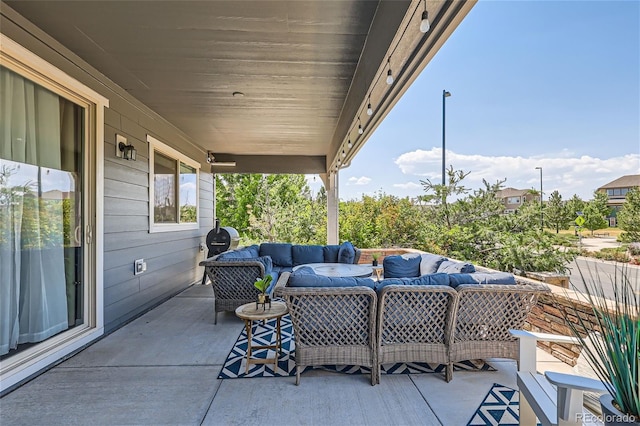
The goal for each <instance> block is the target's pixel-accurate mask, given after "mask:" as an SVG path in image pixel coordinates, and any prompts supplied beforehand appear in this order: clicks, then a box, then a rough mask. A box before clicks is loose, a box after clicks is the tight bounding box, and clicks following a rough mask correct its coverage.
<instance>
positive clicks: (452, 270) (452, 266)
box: [438, 260, 476, 274]
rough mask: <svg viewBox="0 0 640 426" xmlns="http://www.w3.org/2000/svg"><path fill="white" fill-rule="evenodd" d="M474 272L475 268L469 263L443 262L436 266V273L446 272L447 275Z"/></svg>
mask: <svg viewBox="0 0 640 426" xmlns="http://www.w3.org/2000/svg"><path fill="white" fill-rule="evenodd" d="M475 271H476V267H475V266H473V265H472V264H470V263H463V262H454V261H452V260H445V261H444V262H442V263H441V264H440V266H438V272H446V273H447V274H471V273H473V272H475Z"/></svg>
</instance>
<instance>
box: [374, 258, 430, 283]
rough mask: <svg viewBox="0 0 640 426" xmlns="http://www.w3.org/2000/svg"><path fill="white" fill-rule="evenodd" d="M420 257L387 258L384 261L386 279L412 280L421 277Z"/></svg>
mask: <svg viewBox="0 0 640 426" xmlns="http://www.w3.org/2000/svg"><path fill="white" fill-rule="evenodd" d="M421 260H422V258H421V257H420V256H419V255H413V256H407V255H402V256H398V255H396V256H387V257H385V258H384V260H383V261H382V267H383V268H384V276H385V277H386V278H410V277H418V276H420V261H421Z"/></svg>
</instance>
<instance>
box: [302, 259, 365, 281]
mask: <svg viewBox="0 0 640 426" xmlns="http://www.w3.org/2000/svg"><path fill="white" fill-rule="evenodd" d="M303 266H308V267H310V268H311V269H313V270H314V272H315V273H316V274H318V275H324V276H325V277H358V278H365V277H370V276H371V273H372V272H373V268H372V267H371V265H353V264H350V263H306V264H304V265H298V266H295V267H294V268H293V270H294V271H295V270H297V269H299V268H302V267H303Z"/></svg>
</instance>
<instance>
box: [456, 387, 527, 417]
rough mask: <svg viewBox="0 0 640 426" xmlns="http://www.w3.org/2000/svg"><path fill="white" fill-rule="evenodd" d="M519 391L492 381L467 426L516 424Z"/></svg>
mask: <svg viewBox="0 0 640 426" xmlns="http://www.w3.org/2000/svg"><path fill="white" fill-rule="evenodd" d="M518 399H519V393H518V391H517V390H514V389H511V388H509V387H507V386H502V385H500V384H498V383H494V384H493V386H492V387H491V390H490V391H489V393H488V394H487V396H485V398H484V400H483V401H482V404H480V407H478V409H477V410H476V412H475V413H474V415H473V417H472V418H471V420H469V423H467V426H480V425H482V426H485V425H491V426H518V409H519V404H518Z"/></svg>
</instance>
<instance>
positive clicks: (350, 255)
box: [338, 241, 356, 263]
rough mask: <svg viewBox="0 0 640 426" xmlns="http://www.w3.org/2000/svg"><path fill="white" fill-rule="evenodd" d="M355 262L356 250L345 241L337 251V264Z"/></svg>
mask: <svg viewBox="0 0 640 426" xmlns="http://www.w3.org/2000/svg"><path fill="white" fill-rule="evenodd" d="M355 260H356V249H355V247H353V244H351V243H350V242H349V241H345V242H344V243H342V244H340V250H338V262H339V263H353V262H354V261H355Z"/></svg>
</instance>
